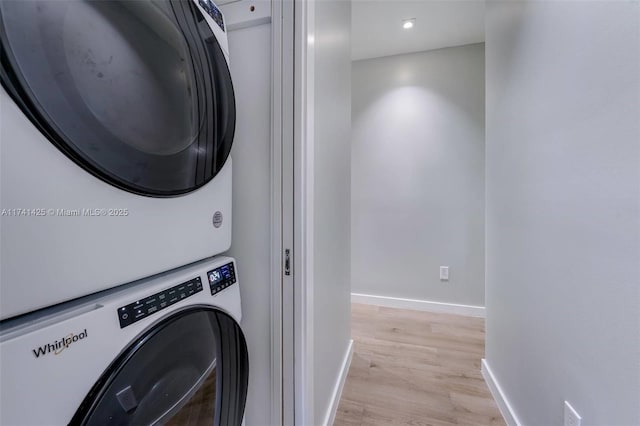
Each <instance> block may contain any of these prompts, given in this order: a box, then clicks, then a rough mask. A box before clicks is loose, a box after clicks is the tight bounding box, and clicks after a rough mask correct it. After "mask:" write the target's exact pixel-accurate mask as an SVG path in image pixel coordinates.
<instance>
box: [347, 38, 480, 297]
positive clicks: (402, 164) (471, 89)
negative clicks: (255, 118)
mask: <svg viewBox="0 0 640 426" xmlns="http://www.w3.org/2000/svg"><path fill="white" fill-rule="evenodd" d="M352 88H353V94H352V97H353V98H352V99H353V101H352V102H353V109H352V114H353V138H352V165H353V170H352V178H351V182H352V189H351V202H352V207H351V208H352V222H351V227H352V251H351V253H352V260H353V267H352V268H353V270H352V290H353V292H355V293H364V294H372V295H380V296H392V297H402V298H410V299H419V300H429V301H437V302H447V303H455V304H464V305H475V306H484V44H473V45H468V46H462V47H452V48H445V49H440V50H433V51H427V52H421V53H414V54H403V55H397V56H390V57H385V58H378V59H370V60H363V61H355V62H354V63H353V71H352ZM440 265H445V266H449V268H450V270H449V273H450V280H449V281H448V282H441V281H440V279H439V267H440Z"/></svg>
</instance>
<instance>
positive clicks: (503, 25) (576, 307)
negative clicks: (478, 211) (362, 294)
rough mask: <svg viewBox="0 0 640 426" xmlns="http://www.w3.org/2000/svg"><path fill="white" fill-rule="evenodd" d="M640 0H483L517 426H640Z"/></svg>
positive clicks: (494, 316)
mask: <svg viewBox="0 0 640 426" xmlns="http://www.w3.org/2000/svg"><path fill="white" fill-rule="evenodd" d="M639 18H640V3H638V2H637V1H608V2H502V1H500V2H498V1H489V2H488V3H487V21H486V31H487V34H486V64H487V70H486V73H487V148H486V150H487V154H486V169H487V228H486V235H487V346H486V355H487V360H488V363H489V365H490V367H491V369H492V370H493V372H494V373H495V376H496V378H497V381H498V382H499V384H500V385H501V386H502V388H503V390H504V392H505V394H506V397H507V399H508V400H509V401H510V403H511V404H512V406H513V409H514V411H515V413H516V415H517V416H518V417H519V419H520V421H521V422H522V423H523V424H526V425H552V424H555V425H559V424H562V417H563V401H564V400H568V401H570V403H571V404H572V405H573V406H574V408H576V410H577V411H578V412H579V413H580V414H581V415H582V417H583V422H582V424H583V425H584V426H589V425H618V426H619V425H638V424H640V268H639V264H640V262H639V260H640V112H639V111H640V19H639Z"/></svg>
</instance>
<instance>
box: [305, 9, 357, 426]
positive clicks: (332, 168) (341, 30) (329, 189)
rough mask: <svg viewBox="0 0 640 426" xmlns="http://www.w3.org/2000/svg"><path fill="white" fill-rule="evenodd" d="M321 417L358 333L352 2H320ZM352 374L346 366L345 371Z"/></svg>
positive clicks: (317, 288)
mask: <svg viewBox="0 0 640 426" xmlns="http://www.w3.org/2000/svg"><path fill="white" fill-rule="evenodd" d="M314 7H315V55H314V56H315V57H314V76H315V88H314V91H315V102H314V123H315V124H314V128H315V131H314V165H313V167H314V171H313V173H314V176H313V181H314V212H313V214H314V225H313V229H314V231H313V234H314V237H313V238H314V247H313V256H314V260H313V263H314V265H313V271H314V277H313V302H314V308H313V310H314V322H313V324H314V330H313V333H314V336H313V337H314V342H313V350H314V354H313V362H314V378H313V383H314V399H315V404H314V417H315V422H314V424H315V425H322V424H324V422H325V419H327V413H328V412H329V411H330V409H331V408H333V407H332V404H333V402H334V401H333V400H332V398H333V392H334V388H335V386H336V383H337V382H338V381H339V380H340V375H341V374H342V371H341V368H342V363H343V360H344V357H345V352H346V351H347V348H348V347H349V340H350V336H351V330H350V322H351V321H350V320H351V315H350V313H351V304H350V296H349V294H350V283H349V277H350V268H351V263H350V233H349V227H350V221H349V219H350V206H349V190H350V188H349V185H348V182H349V175H350V169H351V162H350V157H349V136H350V131H351V114H350V107H351V97H350V93H351V87H350V86H351V80H350V75H351V57H350V55H351V38H350V37H351V2H350V1H344V0H341V1H336V0H318V1H316V2H315V6H314ZM345 374H346V372H345Z"/></svg>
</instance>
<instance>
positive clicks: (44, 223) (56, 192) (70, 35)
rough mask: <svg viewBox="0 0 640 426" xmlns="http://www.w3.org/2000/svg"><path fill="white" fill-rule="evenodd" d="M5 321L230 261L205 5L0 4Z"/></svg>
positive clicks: (218, 17)
mask: <svg viewBox="0 0 640 426" xmlns="http://www.w3.org/2000/svg"><path fill="white" fill-rule="evenodd" d="M0 41H1V46H0V52H1V62H0V65H1V66H0V81H1V82H2V89H0V123H1V125H0V127H1V129H0V144H1V145H0V148H1V151H0V154H1V155H0V157H1V159H0V161H1V164H0V170H1V176H0V182H1V188H0V193H1V200H0V211H1V224H0V225H1V227H2V238H1V246H0V252H1V259H0V264H1V265H2V267H1V276H0V319H7V318H11V317H14V316H17V315H20V314H24V313H27V312H31V311H34V310H36V309H40V308H43V307H47V306H52V305H54V304H57V303H61V302H64V301H67V300H71V299H74V298H77V297H81V296H85V295H88V294H91V293H94V292H97V291H100V290H104V289H107V288H111V287H114V286H117V285H120V284H124V283H127V282H131V281H133V280H136V279H141V278H143V277H147V276H150V275H153V274H156V273H159V272H161V271H166V270H169V269H172V268H175V267H178V266H181V265H185V264H187V263H190V262H194V261H197V260H200V259H204V258H207V257H210V256H213V255H215V254H218V253H221V252H223V251H225V250H227V249H228V248H229V246H230V244H231V173H232V172H231V159H230V158H229V152H230V150H231V145H232V142H233V136H234V132H235V125H236V110H235V100H234V93H233V85H232V81H231V76H230V73H229V68H228V65H229V64H228V47H227V34H226V30H225V21H224V17H223V15H222V13H221V12H220V11H219V10H218V8H217V7H216V6H215V5H214V4H213V3H211V1H210V0H198V1H196V0H150V1H129V0H122V1H118V0H112V1H98V2H92V1H82V0H59V1H48V0H34V1H2V2H0Z"/></svg>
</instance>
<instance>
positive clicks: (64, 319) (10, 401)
mask: <svg viewBox="0 0 640 426" xmlns="http://www.w3.org/2000/svg"><path fill="white" fill-rule="evenodd" d="M103 293H104V294H96V295H93V296H88V297H86V298H83V299H80V300H77V301H74V302H68V303H66V304H63V305H59V306H58V307H56V308H55V310H54V309H53V308H49V309H45V310H44V311H40V312H38V313H33V314H30V315H27V316H22V317H20V318H17V319H14V320H9V321H5V322H3V324H2V329H1V331H0V357H1V359H2V362H1V363H0V373H1V374H0V424H3V425H14V426H15V425H30V426H35V425H61V424H74V425H100V426H102V425H125V424H126V425H152V424H154V425H155V424H164V425H180V426H188V425H200V424H209V425H222V426H234V425H240V424H241V422H242V418H243V413H244V407H245V401H246V395H247V384H248V374H249V364H248V356H247V347H246V343H245V339H244V336H243V333H242V330H241V328H240V326H239V322H240V317H241V307H240V291H239V288H238V282H237V272H236V267H235V262H234V260H233V259H232V258H228V257H218V258H213V259H208V260H204V261H201V262H198V263H196V264H193V265H191V266H188V267H184V268H181V269H178V270H176V271H173V272H170V273H165V274H162V275H159V276H156V277H153V278H151V279H146V280H142V281H139V282H136V283H132V284H130V285H127V286H123V287H120V288H118V289H111V290H106V291H105V292H103ZM47 310H49V311H50V312H47Z"/></svg>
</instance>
